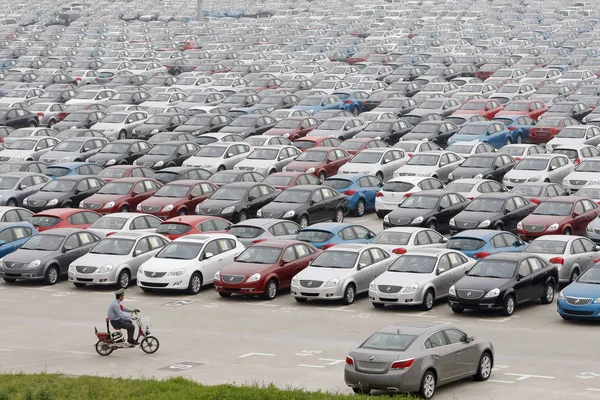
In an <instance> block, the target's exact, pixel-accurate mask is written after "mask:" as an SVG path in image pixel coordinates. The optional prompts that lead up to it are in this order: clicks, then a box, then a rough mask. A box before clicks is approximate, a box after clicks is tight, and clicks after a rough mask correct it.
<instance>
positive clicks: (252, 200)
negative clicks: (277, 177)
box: [196, 182, 281, 222]
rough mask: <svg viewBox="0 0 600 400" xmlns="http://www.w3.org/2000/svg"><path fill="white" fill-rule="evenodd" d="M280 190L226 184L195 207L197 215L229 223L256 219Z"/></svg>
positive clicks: (240, 184)
mask: <svg viewBox="0 0 600 400" xmlns="http://www.w3.org/2000/svg"><path fill="white" fill-rule="evenodd" d="M279 193H281V190H278V189H275V188H274V187H273V186H270V185H266V184H264V183H259V182H236V183H230V184H227V185H225V186H223V187H221V188H219V190H217V191H216V192H214V193H213V194H212V195H211V196H210V197H209V198H208V199H206V200H204V201H203V202H202V203H200V204H199V205H198V206H196V214H198V215H216V216H219V217H221V218H225V219H228V220H229V221H231V222H241V221H245V220H246V219H248V218H253V217H256V214H257V212H258V210H260V209H261V208H262V207H264V206H265V205H267V204H269V203H270V202H271V201H272V200H273V199H274V198H275V197H277V195H279Z"/></svg>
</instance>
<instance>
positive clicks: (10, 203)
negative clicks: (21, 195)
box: [6, 199, 18, 207]
mask: <svg viewBox="0 0 600 400" xmlns="http://www.w3.org/2000/svg"><path fill="white" fill-rule="evenodd" d="M6 206H7V207H17V206H18V204H17V201H16V200H15V199H10V200H9V201H7V202H6Z"/></svg>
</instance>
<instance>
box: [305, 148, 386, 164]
mask: <svg viewBox="0 0 600 400" xmlns="http://www.w3.org/2000/svg"><path fill="white" fill-rule="evenodd" d="M305 154H306V153H305ZM382 156H383V154H382V153H375V152H369V151H363V152H360V153H358V154H357V155H356V156H354V158H353V159H352V160H351V161H350V163H351V164H377V163H378V162H379V160H381V157H382Z"/></svg>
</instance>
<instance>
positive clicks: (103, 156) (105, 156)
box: [88, 153, 126, 162]
mask: <svg viewBox="0 0 600 400" xmlns="http://www.w3.org/2000/svg"><path fill="white" fill-rule="evenodd" d="M125 157H126V155H125V154H117V153H96V154H94V155H93V156H91V157H90V158H88V161H89V162H94V161H107V160H113V159H114V160H120V159H121V158H125Z"/></svg>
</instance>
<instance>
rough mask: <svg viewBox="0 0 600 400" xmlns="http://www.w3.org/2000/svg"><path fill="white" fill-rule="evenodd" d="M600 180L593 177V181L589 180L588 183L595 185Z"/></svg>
mask: <svg viewBox="0 0 600 400" xmlns="http://www.w3.org/2000/svg"><path fill="white" fill-rule="evenodd" d="M598 182H600V180H598V179H592V180H591V181H589V182H588V183H587V184H588V185H595V184H596V183H598Z"/></svg>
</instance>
